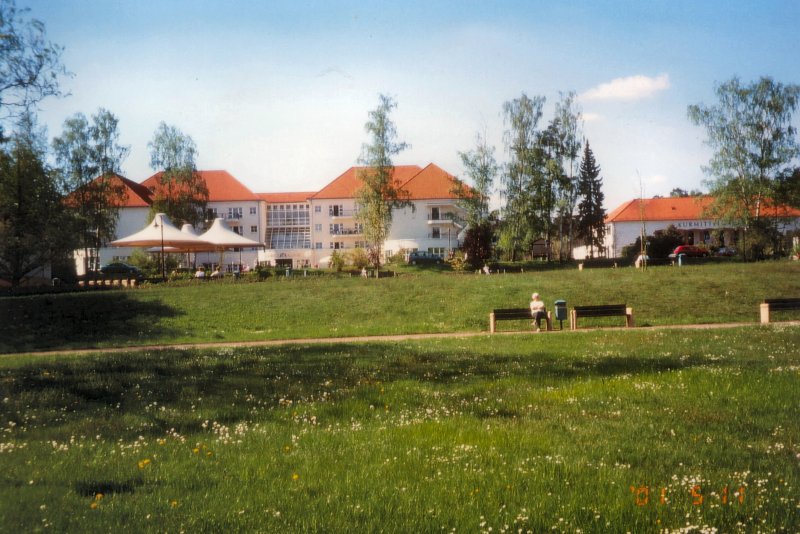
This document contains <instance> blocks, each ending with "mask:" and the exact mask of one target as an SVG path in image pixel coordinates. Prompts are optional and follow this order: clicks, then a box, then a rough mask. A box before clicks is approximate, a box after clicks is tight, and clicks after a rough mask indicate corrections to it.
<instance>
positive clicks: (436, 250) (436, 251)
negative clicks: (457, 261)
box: [428, 247, 445, 258]
mask: <svg viewBox="0 0 800 534" xmlns="http://www.w3.org/2000/svg"><path fill="white" fill-rule="evenodd" d="M428 253H430V254H433V255H434V256H439V257H440V258H444V255H445V248H444V247H428Z"/></svg>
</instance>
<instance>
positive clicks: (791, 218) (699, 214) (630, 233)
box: [606, 196, 800, 257]
mask: <svg viewBox="0 0 800 534" xmlns="http://www.w3.org/2000/svg"><path fill="white" fill-rule="evenodd" d="M712 202H713V198H712V197H709V196H699V197H669V198H645V199H638V198H637V199H634V200H629V201H627V202H625V203H623V204H621V205H620V206H618V207H617V208H616V209H614V210H613V211H611V212H610V213H609V214H608V216H607V217H606V255H607V256H609V257H619V256H621V255H622V249H623V248H624V247H625V246H627V245H631V244H633V243H635V242H636V238H637V237H639V236H640V235H641V233H642V232H645V233H646V235H653V234H654V233H655V232H658V231H662V230H666V229H667V228H669V227H670V226H674V227H675V228H676V229H677V230H678V231H679V232H681V233H682V234H683V235H684V240H685V243H686V244H692V245H706V246H708V247H722V246H725V247H734V248H735V247H736V246H737V245H738V239H739V232H738V231H737V229H736V228H732V227H731V226H730V225H726V224H725V223H723V222H722V221H720V220H718V219H715V218H713V217H712V216H711V215H710V214H709V208H710V206H711V204H712ZM762 215H763V216H765V217H771V218H774V220H775V223H776V225H777V227H778V231H780V232H781V233H782V234H786V233H787V232H791V231H794V230H797V229H798V228H800V223H799V221H800V210H797V209H794V208H786V207H774V206H772V207H767V208H766V209H765V210H764V211H763V213H762Z"/></svg>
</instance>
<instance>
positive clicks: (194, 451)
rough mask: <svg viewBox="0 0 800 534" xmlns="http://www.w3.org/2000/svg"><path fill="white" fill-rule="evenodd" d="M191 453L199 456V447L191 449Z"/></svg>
mask: <svg viewBox="0 0 800 534" xmlns="http://www.w3.org/2000/svg"><path fill="white" fill-rule="evenodd" d="M192 452H193V453H195V454H200V448H199V447H195V448H194V449H192Z"/></svg>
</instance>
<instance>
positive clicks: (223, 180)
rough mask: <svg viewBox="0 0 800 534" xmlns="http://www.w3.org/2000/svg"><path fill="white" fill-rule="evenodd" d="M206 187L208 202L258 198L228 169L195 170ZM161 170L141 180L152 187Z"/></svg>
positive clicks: (161, 172)
mask: <svg viewBox="0 0 800 534" xmlns="http://www.w3.org/2000/svg"><path fill="white" fill-rule="evenodd" d="M197 173H198V174H199V175H200V177H201V178H202V179H203V180H204V181H205V183H206V187H207V188H208V201H209V202H229V201H237V200H260V199H259V197H258V195H256V194H255V193H253V192H252V191H250V189H248V188H247V187H246V186H245V185H244V184H242V182H240V181H239V180H237V179H236V178H234V177H233V175H231V174H230V173H229V172H228V171H197ZM162 174H163V171H159V172H157V173H155V174H154V175H153V176H151V177H150V178H148V179H147V180H145V181H144V182H142V185H143V186H145V187H147V188H148V189H151V188H154V187H155V185H156V183H157V180H158V178H159V177H160V176H161V175H162Z"/></svg>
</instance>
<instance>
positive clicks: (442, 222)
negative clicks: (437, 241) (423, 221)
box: [428, 214, 463, 228]
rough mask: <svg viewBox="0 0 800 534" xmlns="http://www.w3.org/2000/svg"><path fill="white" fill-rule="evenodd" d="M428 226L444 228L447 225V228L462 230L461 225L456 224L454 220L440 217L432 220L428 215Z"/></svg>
mask: <svg viewBox="0 0 800 534" xmlns="http://www.w3.org/2000/svg"><path fill="white" fill-rule="evenodd" d="M428 225H429V226H433V225H441V226H446V225H449V226H454V227H456V228H463V225H460V224H458V223H457V222H456V221H455V220H453V219H451V218H449V217H442V216H440V217H438V218H435V219H434V218H432V217H431V216H430V214H429V216H428Z"/></svg>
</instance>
